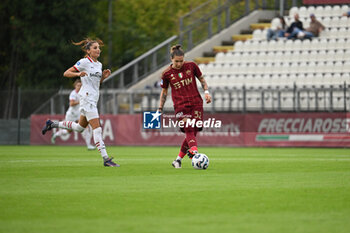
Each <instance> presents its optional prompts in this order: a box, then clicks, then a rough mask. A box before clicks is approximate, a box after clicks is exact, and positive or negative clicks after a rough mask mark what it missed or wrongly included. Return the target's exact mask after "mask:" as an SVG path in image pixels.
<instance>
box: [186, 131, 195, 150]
mask: <svg viewBox="0 0 350 233" xmlns="http://www.w3.org/2000/svg"><path fill="white" fill-rule="evenodd" d="M185 132H186V141H187V144H188V147H189V148H191V147H193V146H195V147H197V140H196V136H195V134H196V132H195V130H193V129H192V128H190V129H185Z"/></svg>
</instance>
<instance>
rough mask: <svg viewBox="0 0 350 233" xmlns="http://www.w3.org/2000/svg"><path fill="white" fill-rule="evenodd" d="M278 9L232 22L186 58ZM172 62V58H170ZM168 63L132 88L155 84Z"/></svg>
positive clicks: (191, 57) (229, 38) (263, 11)
mask: <svg viewBox="0 0 350 233" xmlns="http://www.w3.org/2000/svg"><path fill="white" fill-rule="evenodd" d="M275 15H276V11H271V10H257V11H254V12H252V13H250V14H249V15H248V16H246V17H244V18H242V19H240V20H238V21H237V22H236V23H234V24H232V25H231V26H230V27H228V28H226V29H224V30H222V31H221V32H220V33H219V34H217V35H215V36H213V37H212V38H210V39H208V40H206V41H204V42H203V43H201V44H199V45H198V46H196V47H195V48H193V49H192V50H191V51H189V52H187V53H186V55H185V60H188V61H192V60H193V59H194V58H196V57H202V56H203V53H204V52H210V51H212V49H213V47H214V46H217V45H221V42H222V41H224V40H231V38H232V36H233V35H237V34H240V32H241V30H243V29H248V28H249V25H250V24H252V23H256V22H258V20H259V19H272V18H273V17H275ZM169 64H170V58H169ZM167 66H168V65H166V66H164V67H162V68H161V69H159V70H157V71H156V72H154V73H153V74H151V75H149V76H148V77H146V78H144V79H143V80H141V81H140V82H138V83H136V84H135V85H133V86H132V87H130V89H144V88H145V86H147V85H149V86H153V84H154V83H155V82H156V81H157V80H159V79H160V77H161V74H162V72H163V70H164V69H165V68H166V67H167Z"/></svg>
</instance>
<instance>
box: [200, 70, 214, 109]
mask: <svg viewBox="0 0 350 233" xmlns="http://www.w3.org/2000/svg"><path fill="white" fill-rule="evenodd" d="M198 80H199V82H200V83H201V85H202V88H203V90H204V98H205V102H206V103H207V104H209V103H211V95H210V94H209V90H208V84H207V81H205V78H204V77H203V76H201V77H199V78H198Z"/></svg>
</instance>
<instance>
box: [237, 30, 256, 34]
mask: <svg viewBox="0 0 350 233" xmlns="http://www.w3.org/2000/svg"><path fill="white" fill-rule="evenodd" d="M240 34H253V30H252V29H243V30H241V33H240Z"/></svg>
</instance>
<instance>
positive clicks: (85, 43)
mask: <svg viewBox="0 0 350 233" xmlns="http://www.w3.org/2000/svg"><path fill="white" fill-rule="evenodd" d="M93 43H98V44H99V46H100V47H102V46H103V45H104V44H103V41H102V40H100V39H98V38H96V39H95V40H93V39H91V38H89V37H87V38H85V39H84V40H81V41H79V42H74V41H72V44H74V45H78V46H80V47H81V50H83V51H84V53H85V55H86V56H87V55H88V53H87V51H88V50H89V49H90V47H91V45H92V44H93Z"/></svg>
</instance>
